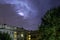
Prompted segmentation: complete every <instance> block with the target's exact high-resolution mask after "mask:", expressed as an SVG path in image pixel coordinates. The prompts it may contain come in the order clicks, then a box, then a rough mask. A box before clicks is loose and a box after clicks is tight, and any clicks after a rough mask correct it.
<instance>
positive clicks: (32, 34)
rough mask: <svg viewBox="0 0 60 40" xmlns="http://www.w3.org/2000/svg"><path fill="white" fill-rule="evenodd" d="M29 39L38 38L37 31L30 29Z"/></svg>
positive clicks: (37, 39) (36, 39) (35, 39)
mask: <svg viewBox="0 0 60 40" xmlns="http://www.w3.org/2000/svg"><path fill="white" fill-rule="evenodd" d="M30 35H31V40H39V31H38V30H37V31H30Z"/></svg>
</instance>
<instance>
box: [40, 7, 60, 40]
mask: <svg viewBox="0 0 60 40" xmlns="http://www.w3.org/2000/svg"><path fill="white" fill-rule="evenodd" d="M39 31H40V37H41V38H40V40H60V7H58V8H53V9H50V10H48V11H47V12H46V14H45V15H44V17H43V18H42V23H41V25H40V27H39Z"/></svg>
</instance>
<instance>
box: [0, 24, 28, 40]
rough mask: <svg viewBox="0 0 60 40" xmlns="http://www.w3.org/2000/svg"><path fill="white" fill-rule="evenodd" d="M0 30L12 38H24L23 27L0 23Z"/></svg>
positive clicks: (22, 39)
mask: <svg viewBox="0 0 60 40" xmlns="http://www.w3.org/2000/svg"><path fill="white" fill-rule="evenodd" d="M0 32H2V33H3V32H5V33H8V34H9V35H10V37H11V38H12V40H26V34H27V31H26V30H25V29H23V28H19V27H16V26H10V25H6V24H0Z"/></svg>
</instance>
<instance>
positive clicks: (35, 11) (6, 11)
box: [0, 0, 60, 30]
mask: <svg viewBox="0 0 60 40" xmlns="http://www.w3.org/2000/svg"><path fill="white" fill-rule="evenodd" d="M59 5H60V0H0V24H7V25H12V26H17V27H20V28H22V27H23V28H24V29H26V30H37V29H38V25H39V24H41V18H42V17H43V15H44V14H45V12H46V11H47V10H49V9H50V8H53V7H58V6H59Z"/></svg>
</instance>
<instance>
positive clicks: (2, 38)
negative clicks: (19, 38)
mask: <svg viewBox="0 0 60 40" xmlns="http://www.w3.org/2000/svg"><path fill="white" fill-rule="evenodd" d="M0 40H11V37H10V35H9V34H8V33H1V32H0Z"/></svg>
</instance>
